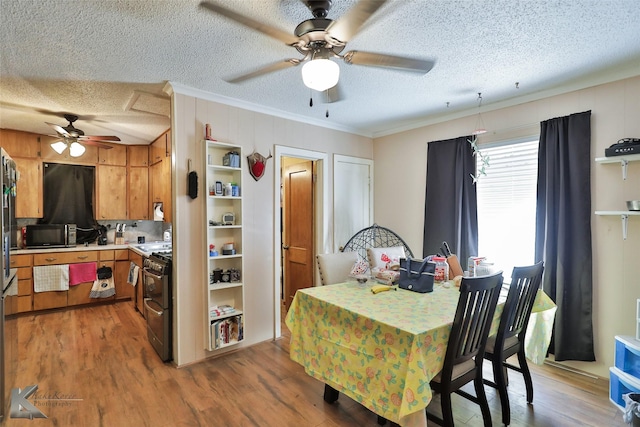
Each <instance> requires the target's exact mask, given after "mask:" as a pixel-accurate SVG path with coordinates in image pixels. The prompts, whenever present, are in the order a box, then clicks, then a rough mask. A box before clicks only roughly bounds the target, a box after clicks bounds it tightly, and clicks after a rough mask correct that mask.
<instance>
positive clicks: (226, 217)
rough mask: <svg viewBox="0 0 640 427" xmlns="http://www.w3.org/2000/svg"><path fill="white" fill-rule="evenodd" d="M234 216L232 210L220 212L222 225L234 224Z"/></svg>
mask: <svg viewBox="0 0 640 427" xmlns="http://www.w3.org/2000/svg"><path fill="white" fill-rule="evenodd" d="M235 223H236V216H235V214H234V213H233V212H225V213H223V214H222V224H223V225H235Z"/></svg>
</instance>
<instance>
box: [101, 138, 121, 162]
mask: <svg viewBox="0 0 640 427" xmlns="http://www.w3.org/2000/svg"><path fill="white" fill-rule="evenodd" d="M103 144H106V145H109V146H111V148H110V149H109V148H98V163H99V164H101V165H111V166H126V165H127V146H126V145H122V144H111V143H106V142H104V143H103Z"/></svg>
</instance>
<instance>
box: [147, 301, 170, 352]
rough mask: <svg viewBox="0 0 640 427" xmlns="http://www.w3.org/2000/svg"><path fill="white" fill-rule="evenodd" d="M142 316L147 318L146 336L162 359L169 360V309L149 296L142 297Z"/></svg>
mask: <svg viewBox="0 0 640 427" xmlns="http://www.w3.org/2000/svg"><path fill="white" fill-rule="evenodd" d="M144 316H145V318H146V319H147V337H148V338H149V342H150V343H151V345H152V346H153V348H154V349H155V350H156V353H158V355H159V356H160V358H161V359H162V361H165V362H166V361H167V360H170V358H171V349H170V345H171V344H170V342H171V341H170V339H169V333H170V332H169V320H170V319H169V311H168V310H165V309H163V308H162V307H161V306H160V304H158V303H157V302H156V301H154V300H153V299H151V298H145V299H144Z"/></svg>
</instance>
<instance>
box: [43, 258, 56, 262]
mask: <svg viewBox="0 0 640 427" xmlns="http://www.w3.org/2000/svg"><path fill="white" fill-rule="evenodd" d="M56 259H57V258H45V259H44V260H45V261H47V262H53V261H55V260H56Z"/></svg>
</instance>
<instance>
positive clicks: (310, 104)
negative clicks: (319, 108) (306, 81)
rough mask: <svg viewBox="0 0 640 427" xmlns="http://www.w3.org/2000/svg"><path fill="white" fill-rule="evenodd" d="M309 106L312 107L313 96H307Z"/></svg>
mask: <svg viewBox="0 0 640 427" xmlns="http://www.w3.org/2000/svg"><path fill="white" fill-rule="evenodd" d="M309 107H313V97H311V96H310V97H309Z"/></svg>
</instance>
